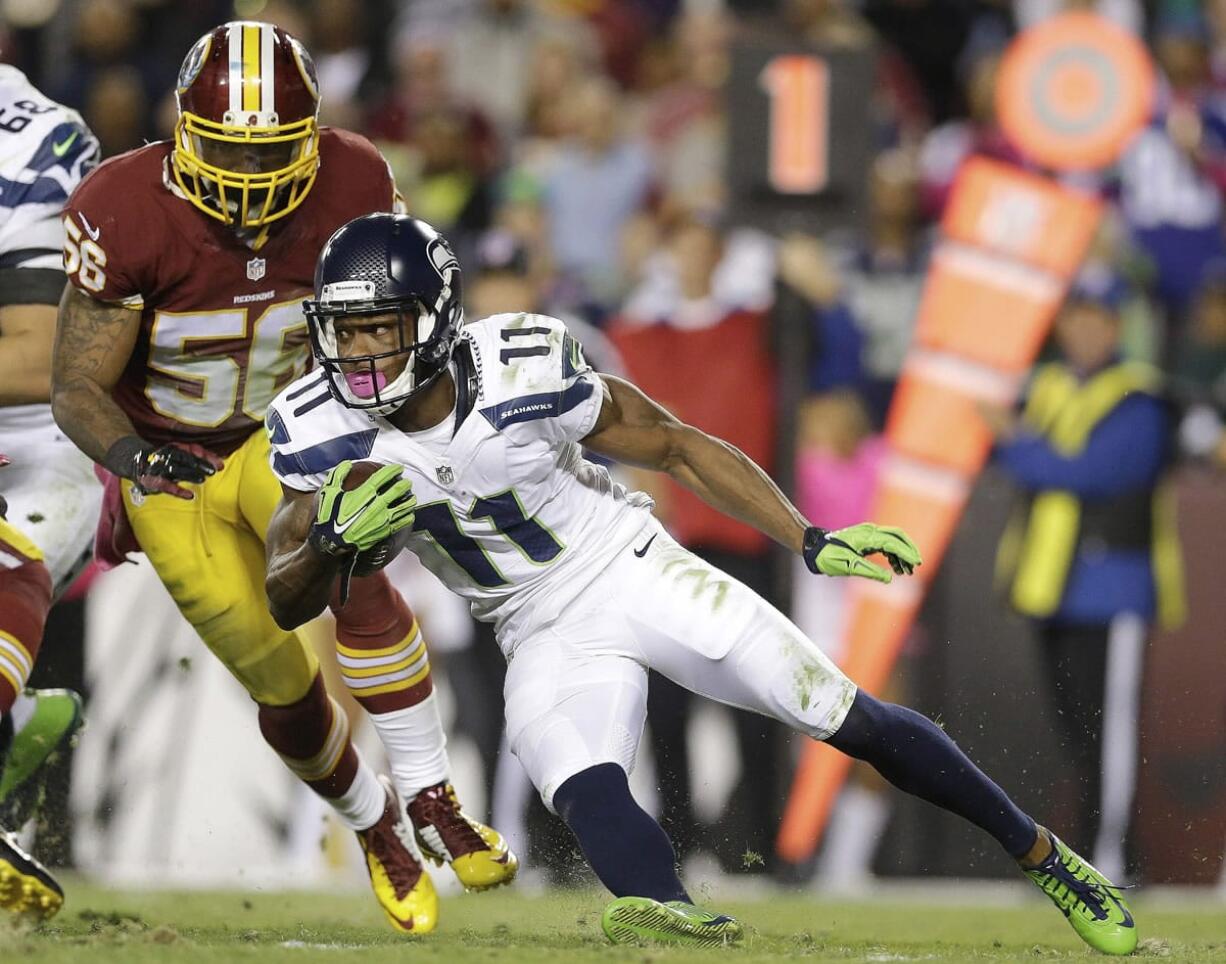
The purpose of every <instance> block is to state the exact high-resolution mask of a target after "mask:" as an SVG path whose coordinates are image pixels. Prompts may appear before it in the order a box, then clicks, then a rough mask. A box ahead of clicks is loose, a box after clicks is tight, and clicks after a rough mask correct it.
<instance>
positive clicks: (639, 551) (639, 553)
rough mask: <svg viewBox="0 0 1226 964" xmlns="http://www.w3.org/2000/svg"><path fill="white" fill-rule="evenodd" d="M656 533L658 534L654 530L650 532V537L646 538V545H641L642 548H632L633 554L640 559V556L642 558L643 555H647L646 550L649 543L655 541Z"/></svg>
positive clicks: (649, 545) (649, 546)
mask: <svg viewBox="0 0 1226 964" xmlns="http://www.w3.org/2000/svg"><path fill="white" fill-rule="evenodd" d="M657 534H658V533H654V532H653V533H652V534H651V538H650V539H648V540H647V545H645V546H643V548H642V549H635V550H634V554H635V555H636V556H638V557H639V558H640V559H642V558H643V556H645V555H647V550H648V549H650V548H651V544H652V543H653V542H655V541H656V535H657Z"/></svg>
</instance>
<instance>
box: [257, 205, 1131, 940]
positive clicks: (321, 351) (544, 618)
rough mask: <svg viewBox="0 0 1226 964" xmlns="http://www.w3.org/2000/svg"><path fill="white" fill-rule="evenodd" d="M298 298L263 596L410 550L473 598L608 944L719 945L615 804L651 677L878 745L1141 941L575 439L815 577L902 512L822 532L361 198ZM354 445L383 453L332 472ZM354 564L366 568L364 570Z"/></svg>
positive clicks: (909, 717)
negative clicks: (297, 345) (588, 869)
mask: <svg viewBox="0 0 1226 964" xmlns="http://www.w3.org/2000/svg"><path fill="white" fill-rule="evenodd" d="M315 287H316V300H315V301H313V302H308V303H307V305H306V313H307V319H308V323H309V326H310V331H311V337H312V343H313V348H314V351H315V356H316V359H317V361H318V362H319V367H318V368H317V370H316V371H315V372H314V373H312V374H310V375H307V376H305V377H304V378H302V379H300V380H299V381H298V382H297V383H295V384H293V385H291V386H289V388H288V389H286V390H285V391H284V392H283V393H282V394H281V395H280V396H279V397H278V398H277V399H276V400H275V401H274V402H273V404H272V406H271V408H270V409H269V415H268V422H267V425H268V430H269V433H270V436H271V440H272V456H271V457H272V464H273V469H274V470H275V472H276V473H277V475H278V476H279V477H280V479H281V482H282V485H283V487H284V499H283V501H282V504H281V506H280V507H279V509H278V513H277V517H276V521H275V522H274V525H273V528H272V530H271V531H270V533H269V543H268V545H269V562H268V577H267V589H268V596H269V601H270V603H271V605H272V609H273V613H274V615H275V616H276V618H277V620H278V622H280V623H282V624H283V625H294V624H297V623H300V622H303V621H305V620H307V619H309V618H311V617H313V616H314V615H316V614H317V613H318V612H320V611H321V610H322V609H323V607H324V605H325V604H326V603H327V600H328V597H329V593H330V591H331V587H332V585H333V583H334V581H335V580H336V578H337V576H338V574H340V573H344V572H346V571H348V570H350V569H351V568H352V567H353V566H355V565H358V564H366V565H369V564H370V561H371V560H378V559H380V558H382V557H384V556H387V555H390V554H393V553H394V552H395V550H396V549H397V548H399V547H400V545H401V542H403V543H404V544H406V545H407V546H408V548H410V549H412V550H413V551H414V552H415V553H416V554H417V555H418V556H419V557H420V558H421V560H422V561H423V562H424V563H425V564H426V565H427V566H428V567H430V568H431V569H432V570H433V571H434V572H435V573H436V574H437V575H438V576H439V577H440V578H441V579H442V580H443V581H444V582H445V583H446V584H447V585H448V586H450V587H451V588H452V589H453V590H454V591H456V592H458V593H460V594H461V595H463V596H465V597H466V598H468V599H469V600H470V602H471V604H472V609H473V612H474V614H475V615H476V616H477V617H478V618H480V619H484V620H488V621H491V622H493V623H494V627H495V632H496V635H497V638H498V642H499V645H500V646H501V648H502V650H503V652H504V653H505V655H506V657H507V660H508V663H509V667H508V671H507V680H506V726H507V739H508V741H509V743H510V746H511V748H512V750H513V752H514V753H515V754H516V755H517V756H518V757H519V759H520V760H521V761H522V762H523V764H524V767H525V769H526V770H527V772H528V774H529V776H530V777H531V778H532V780H533V782H534V783H535V785H536V787H537V789H538V790H539V791H540V793H541V796H542V798H543V799H544V801H545V803H546V805H547V806H549V807H550V808H551V809H553V810H554V811H555V812H557V813H558V814H559V816H561V817H562V819H563V820H564V821H565V822H566V823H567V825H568V826H569V827H570V828H571V830H572V831H573V832H574V834H575V836H576V837H577V838H578V841H579V844H580V846H581V847H582V849H583V852H584V854H585V855H586V857H587V859H588V861H589V863H590V864H591V865H592V868H593V869H594V870H595V872H596V874H597V876H598V877H599V878H600V879H601V881H602V882H603V883H604V884H605V886H607V887H608V888H609V890H610V891H612V892H613V894H614V895H615V897H616V898H617V899H616V900H614V901H613V902H612V903H611V904H610V905H609V906H608V907H607V908H606V910H605V913H604V915H603V918H602V925H603V928H604V930H605V933H606V934H607V935H608V936H609V937H610V938H611V939H613V940H614V941H629V940H637V939H644V938H646V939H654V940H662V941H681V942H689V943H698V944H719V943H726V942H730V941H735V940H737V939H739V937H740V935H741V926H740V924H739V923H738V922H737V921H735V920H733V919H732V918H730V917H728V916H726V915H722V914H716V913H711V912H708V911H703V910H699V909H698V908H696V907H695V906H694V904H693V903H692V901H691V900H690V898H689V895H688V894H687V893H686V891H685V888H684V886H683V885H682V883H681V881H680V880H679V879H678V877H677V872H676V866H675V860H674V855H673V849H672V846H671V844H670V842H669V840H668V838H667V836H666V835H665V834H664V831H663V830H662V829H661V828H660V826H659V825H658V824H657V823H656V822H655V821H654V820H653V819H652V818H651V817H650V816H648V814H647V813H646V812H644V811H643V810H642V809H641V808H640V807H639V806H638V804H637V803H636V802H635V801H634V798H633V797H632V796H631V794H630V790H629V787H628V785H627V779H626V775H627V773H628V771H629V770H630V769H631V767H632V766H633V764H634V759H635V754H636V750H637V748H638V741H639V737H640V734H641V731H642V727H643V722H644V717H645V709H646V695H647V693H646V689H647V671H648V669H655V670H657V671H659V672H661V673H663V674H664V675H665V676H668V677H669V678H670V679H672V680H674V681H676V682H677V683H679V684H680V685H682V686H685V687H686V688H688V689H690V690H693V691H694V692H697V693H701V694H703V695H706V696H709V697H711V698H713V699H716V700H720V701H722V702H725V703H728V704H731V705H735V706H739V707H742V708H745V709H751V710H756V711H757V712H759V713H764V714H767V715H769V716H772V717H774V718H775V719H778V720H781V721H783V722H785V723H787V724H788V725H789V726H791V727H792V728H793V729H795V730H796V731H798V732H801V733H804V734H806V735H808V736H810V737H812V738H814V739H818V740H826V741H827V742H829V743H830V744H831V745H832V746H834V747H836V748H837V749H839V750H841V751H843V752H844V753H848V754H850V755H852V756H854V757H857V758H858V759H862V760H866V761H867V762H869V763H871V764H872V765H873V766H875V767H876V768H877V769H878V770H879V771H881V773H882V774H883V775H884V776H885V777H886V778H887V779H889V780H890V781H891V782H892V783H894V784H895V785H896V786H899V787H901V788H902V789H904V790H907V791H909V792H911V793H914V794H917V795H919V796H921V797H923V798H924V799H927V800H929V801H931V802H933V803H936V804H937V805H938V806H942V807H944V808H946V809H948V810H951V811H953V812H955V813H958V814H960V815H961V816H963V817H965V818H966V819H968V820H970V821H972V822H974V823H975V824H977V825H978V826H980V827H982V828H983V829H984V830H985V831H987V832H988V833H989V834H991V835H992V836H993V837H994V838H995V839H996V840H997V841H998V842H999V843H1000V844H1001V846H1002V847H1004V849H1005V850H1006V851H1007V852H1008V853H1009V854H1011V855H1012V856H1013V857H1014V858H1015V859H1017V860H1018V862H1019V863H1020V864H1021V865H1022V867H1023V869H1024V870H1025V871H1026V873H1027V874H1028V875H1029V876H1030V877H1031V878H1032V879H1033V880H1034V881H1035V882H1036V883H1037V884H1038V885H1039V886H1040V887H1042V888H1043V890H1044V891H1045V892H1046V893H1048V895H1049V896H1050V897H1051V898H1052V900H1053V901H1055V902H1056V903H1057V905H1058V906H1059V907H1060V908H1061V910H1063V911H1064V912H1065V914H1066V915H1067V916H1068V918H1069V920H1070V922H1071V923H1072V924H1073V926H1074V927H1075V928H1076V929H1077V931H1078V933H1079V934H1081V936H1082V937H1083V938H1084V939H1085V940H1087V941H1088V942H1089V943H1090V944H1092V945H1093V946H1095V947H1099V948H1101V949H1104V950H1110V951H1115V952H1121V951H1126V950H1130V949H1131V948H1132V947H1133V946H1135V944H1136V929H1135V927H1134V925H1133V920H1132V916H1131V914H1130V913H1129V911H1128V909H1127V907H1126V906H1125V905H1124V903H1123V901H1122V899H1121V898H1120V895H1119V892H1118V890H1116V889H1115V888H1114V887H1113V886H1112V884H1111V883H1110V882H1109V881H1107V880H1106V879H1105V878H1103V877H1102V876H1101V875H1100V874H1098V872H1097V871H1095V870H1094V869H1093V868H1092V867H1090V866H1089V865H1088V864H1086V863H1085V862H1084V861H1082V860H1081V859H1080V858H1078V857H1077V856H1076V855H1075V854H1074V853H1073V852H1072V851H1070V850H1069V849H1068V848H1067V847H1065V846H1064V845H1063V844H1062V843H1061V842H1060V841H1059V840H1058V839H1057V838H1056V837H1055V836H1054V835H1052V834H1051V833H1049V832H1048V831H1047V830H1045V829H1044V828H1042V827H1039V826H1038V825H1037V824H1036V823H1035V822H1034V821H1033V820H1032V819H1031V818H1030V817H1029V816H1027V815H1026V814H1025V813H1023V812H1022V811H1021V810H1020V809H1019V808H1018V807H1017V806H1016V805H1015V804H1014V803H1013V802H1012V801H1011V800H1010V799H1009V797H1008V796H1007V795H1006V794H1005V793H1004V791H1003V790H1001V788H1000V787H998V786H997V785H996V784H995V783H993V782H992V781H991V780H990V779H989V778H988V777H987V776H985V775H984V774H983V773H982V772H981V771H980V770H979V769H978V768H976V767H975V765H974V764H973V763H972V762H971V761H970V760H969V759H968V758H967V757H966V756H965V755H964V754H963V753H962V751H961V750H960V749H959V748H958V747H957V745H956V744H955V743H954V742H953V740H951V739H950V738H949V737H948V736H947V735H946V734H945V732H944V731H943V730H942V729H941V728H940V727H938V726H936V725H935V724H933V723H932V722H931V721H930V720H928V719H926V718H925V717H923V716H921V715H920V714H918V713H915V712H914V711H912V710H909V709H906V708H904V707H900V706H895V705H892V704H888V703H883V702H881V701H878V700H876V699H874V698H873V697H871V696H869V695H868V694H867V693H865V692H863V691H858V690H857V688H856V686H855V684H854V683H853V682H852V681H851V680H849V679H848V678H847V677H846V676H844V675H843V674H842V673H841V672H840V671H839V669H838V668H837V667H836V666H835V665H834V664H833V663H831V662H830V661H829V660H828V659H827V658H826V657H825V655H823V653H822V651H821V649H820V648H819V647H818V646H817V645H816V644H814V643H813V642H811V641H810V640H809V639H807V638H806V637H805V636H804V635H803V634H802V633H801V632H800V630H798V629H797V628H796V627H795V626H793V625H792V623H790V622H789V621H788V620H787V619H786V618H785V617H784V616H783V615H781V614H780V613H779V612H777V611H776V610H775V609H773V608H772V607H771V606H770V605H768V604H767V603H766V602H765V601H763V600H762V599H761V598H759V597H758V596H757V595H755V594H754V593H753V592H751V591H750V590H749V589H747V588H746V587H745V586H743V585H741V584H740V583H738V582H736V581H735V580H733V579H731V578H730V577H729V576H727V575H726V574H724V573H722V572H720V571H719V570H718V569H715V568H713V567H712V566H710V565H708V564H706V563H705V562H703V561H702V560H701V559H699V558H698V557H697V556H694V555H693V554H691V553H690V552H688V551H687V550H685V549H684V548H682V547H681V546H679V545H678V544H677V543H676V542H674V541H673V540H672V539H671V538H670V537H669V536H668V534H667V533H666V532H665V531H664V529H663V528H662V527H661V526H660V525H659V524H658V523H657V522H656V520H655V519H654V517H653V516H652V515H651V511H650V508H651V506H650V502H649V500H648V499H647V498H646V497H645V496H643V495H641V494H638V493H629V492H627V491H625V490H624V489H623V488H622V487H621V486H618V485H615V484H613V483H612V482H611V480H610V478H609V476H608V474H607V472H606V471H605V470H604V469H603V468H600V467H598V466H596V465H594V464H592V463H591V462H589V461H587V460H585V458H584V456H583V450H582V449H583V447H584V446H586V447H587V448H589V449H591V450H592V451H594V452H597V453H600V454H601V455H604V456H606V457H608V458H611V459H615V460H618V461H623V462H628V463H632V464H635V465H639V466H643V467H646V468H652V469H657V470H660V471H664V472H667V473H669V474H670V475H671V476H672V477H673V478H674V479H676V480H677V481H678V482H680V483H682V484H683V485H686V486H688V487H689V488H690V489H691V490H693V491H694V492H695V493H697V494H698V495H699V496H701V497H702V498H703V499H705V500H706V501H707V502H709V503H710V504H711V505H713V506H715V507H716V508H718V509H720V510H722V511H723V512H726V513H727V514H729V515H730V516H734V517H736V518H739V519H743V520H745V521H746V522H749V523H750V524H752V525H754V526H756V527H758V528H759V529H761V530H762V531H763V532H765V533H767V534H768V535H770V536H772V537H773V538H775V539H776V540H778V541H779V542H780V543H782V544H784V545H786V546H788V547H789V548H790V549H792V550H794V551H795V552H797V553H799V554H801V555H802V557H803V558H804V560H805V562H806V563H807V564H808V567H809V569H810V570H812V571H813V572H814V573H815V574H825V575H828V576H849V575H855V576H863V577H867V578H871V579H877V580H880V581H882V582H888V581H890V579H891V578H892V574H891V572H889V571H888V570H886V569H884V568H882V567H879V566H877V565H876V564H875V563H873V562H871V561H869V560H868V559H866V558H864V557H866V556H868V555H871V554H873V553H877V552H880V553H882V554H883V555H884V557H885V558H886V559H887V560H888V561H889V563H890V565H891V567H892V569H893V571H894V574H900V575H903V574H908V573H910V572H911V570H912V568H913V567H914V566H915V565H918V564H919V561H920V558H919V553H918V551H917V550H916V548H915V546H914V545H913V544H912V543H911V541H910V539H908V538H907V536H906V535H905V534H904V533H903V532H901V531H900V530H898V529H892V528H888V527H881V526H875V525H872V524H870V523H862V524H860V525H856V526H852V527H850V528H847V529H842V530H839V531H837V532H827V531H824V530H822V529H819V528H817V527H814V526H811V525H810V524H809V522H808V521H807V520H806V519H804V518H803V517H802V516H801V515H800V513H799V512H798V511H797V510H796V509H795V508H794V507H793V506H792V505H791V503H789V502H788V501H787V499H786V498H785V497H784V496H783V494H782V493H781V492H780V491H779V489H778V488H776V487H775V485H774V484H773V483H772V482H771V481H770V479H769V478H768V477H767V476H766V474H765V473H764V472H763V471H762V470H761V469H760V468H758V466H756V465H755V464H754V463H753V462H751V461H750V460H749V459H747V458H746V457H745V456H744V455H743V454H741V453H740V452H738V451H737V450H736V449H735V448H733V447H732V446H730V445H728V444H726V443H724V442H721V441H719V440H718V439H715V438H712V437H710V436H708V435H706V434H704V433H703V432H701V431H698V430H697V429H695V428H692V427H690V426H687V425H684V424H682V423H680V422H678V421H677V420H676V419H675V418H673V417H672V416H671V415H670V414H669V413H668V412H667V411H665V410H664V409H663V408H661V407H660V406H659V405H657V404H656V403H654V402H653V401H652V400H651V399H649V398H647V397H646V396H645V395H643V394H642V393H641V392H639V391H638V390H637V389H636V388H635V387H634V386H633V385H631V384H629V383H628V382H625V381H623V380H621V379H618V378H613V377H609V376H601V375H598V374H596V373H595V372H593V371H592V370H591V369H590V368H589V367H588V366H587V364H585V362H584V360H583V355H582V352H581V351H580V348H579V346H578V344H576V343H575V342H574V340H573V339H572V338H571V337H570V336H569V335H568V334H567V331H566V328H565V326H564V325H563V324H562V323H561V322H559V321H557V320H556V319H553V318H548V317H544V316H540V315H529V314H505V315H494V316H492V317H489V318H484V319H481V320H479V321H475V322H473V323H471V324H469V325H467V326H463V325H462V318H461V309H460V303H461V299H460V267H459V264H458V263H457V262H456V259H455V258H454V256H453V255H452V253H451V250H450V248H449V247H448V245H447V243H446V241H444V240H443V239H442V238H441V237H440V236H439V235H438V234H437V233H436V232H434V231H433V230H432V229H431V228H430V227H429V226H428V225H425V224H423V223H422V222H420V221H415V220H413V219H412V218H408V217H404V216H401V215H385V214H377V215H369V216H367V217H364V218H359V219H357V220H355V221H352V222H350V223H349V224H347V225H346V226H345V227H343V228H341V229H340V230H339V231H338V232H337V233H336V234H335V235H333V236H332V238H331V240H330V241H329V242H328V244H327V246H326V247H325V248H324V250H323V252H322V254H321V255H320V259H319V262H318V266H317V270H316V276H315ZM355 461H371V462H377V463H384V464H385V465H384V467H383V468H380V469H378V470H377V471H374V472H373V474H371V475H370V476H369V477H368V478H367V479H365V481H362V482H361V483H360V484H353V483H355V482H356V481H357V476H355V479H354V480H351V484H350V485H349V486H348V487H347V486H346V477H347V476H348V475H349V473H350V472H351V471H352V468H353V463H354V462H355ZM364 559H365V562H364V561H363V560H364Z"/></svg>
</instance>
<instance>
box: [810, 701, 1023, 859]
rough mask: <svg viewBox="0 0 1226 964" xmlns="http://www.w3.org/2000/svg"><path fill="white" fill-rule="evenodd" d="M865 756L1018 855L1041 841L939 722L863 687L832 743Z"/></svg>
mask: <svg viewBox="0 0 1226 964" xmlns="http://www.w3.org/2000/svg"><path fill="white" fill-rule="evenodd" d="M827 742H828V743H829V744H830V745H831V746H832V747H834V748H835V749H836V750H840V751H841V752H843V753H846V754H847V755H848V756H852V757H855V758H856V759H857V760H863V761H865V762H866V763H870V764H872V765H873V767H875V768H876V770H877V772H878V773H880V774H881V775H882V776H883V777H885V778H886V779H887V780H889V781H890V783H892V784H894V786H896V787H898V789H900V790H905V791H906V792H907V793H912V794H914V795H915V796H917V797H920V798H921V799H923V800H927V801H928V802H929V803H935V804H936V805H937V806H938V807H943V808H944V809H946V810H949V811H950V812H951V813H956V814H957V815H958V816H960V817H964V818H965V819H967V820H969V821H970V822H971V823H973V824H975V826H977V827H981V828H982V829H983V830H986V831H987V832H988V833H989V834H991V835H992V836H993V837H994V838H995V839H996V841H997V843H999V844H1000V845H1001V846H1002V847H1004V848H1005V851H1006V852H1007V853H1008V854H1009V855H1010V856H1011V857H1014V858H1017V857H1021V856H1022V855H1023V854H1025V853H1026V851H1028V850H1029V849H1030V848H1031V847H1032V846H1033V845H1034V842H1035V835H1036V833H1037V830H1036V828H1035V823H1034V821H1033V820H1031V819H1030V817H1028V816H1027V815H1026V814H1025V813H1023V812H1022V811H1021V810H1019V809H1018V807H1017V805H1016V804H1015V803H1014V802H1013V801H1012V800H1010V799H1009V796H1008V794H1006V793H1005V791H1004V790H1002V789H1001V788H1000V787H998V786H997V785H996V784H995V783H993V782H992V781H991V780H990V779H988V777H987V776H986V775H985V774H984V772H983V771H982V770H980V769H979V768H978V767H977V766H975V764H974V763H972V762H971V761H970V758H969V757H968V756H967V755H966V754H965V753H963V752H962V751H961V750H960V749H959V748H958V744H956V743H955V742H954V741H953V740H951V739H950V738H949V736H948V735H947V734H946V733H945V731H944V730H942V729H941V728H940V727H939V726H937V725H936V724H935V723H933V722H932V720H930V719H928V717H926V716H923V715H922V714H920V713H916V712H915V710H910V709H907V708H906V707H905V706H896V705H895V704H893V703H882V702H881V701H880V700H875V699H873V697H871V696H869V695H868V694H867V693H865V692H864V691H863V690H860V692H858V693H857V694H856V699H855V702H853V703H852V705H851V710H850V711H849V712H848V714H847V718H846V719H845V720H844V721H843V725H842V726H841V727H840V728H839V731H838V732H837V733H835V734H834V736H832V737H830V739H829V740H828V741H827Z"/></svg>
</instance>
